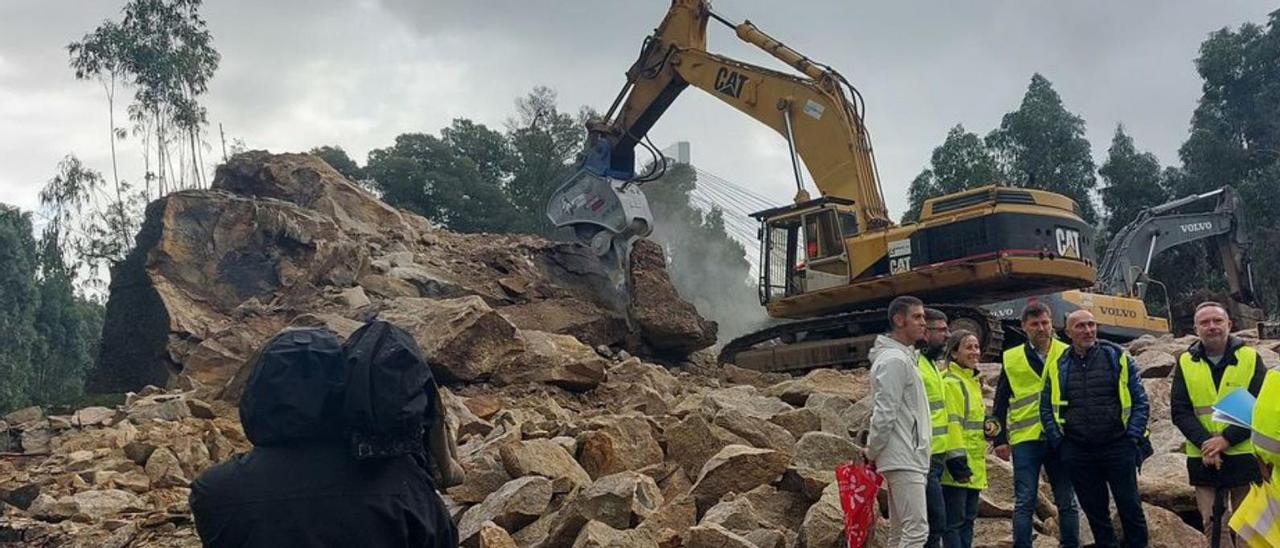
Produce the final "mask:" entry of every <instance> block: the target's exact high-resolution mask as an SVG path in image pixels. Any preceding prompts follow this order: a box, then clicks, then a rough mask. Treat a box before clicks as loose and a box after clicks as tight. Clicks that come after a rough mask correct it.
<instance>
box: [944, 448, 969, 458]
mask: <svg viewBox="0 0 1280 548" xmlns="http://www.w3.org/2000/svg"><path fill="white" fill-rule="evenodd" d="M967 454H968V453H966V452H965V449H964V448H963V447H961V448H959V449H952V450H950V451H947V458H948V459H953V458H956V457H963V456H966V455H967Z"/></svg>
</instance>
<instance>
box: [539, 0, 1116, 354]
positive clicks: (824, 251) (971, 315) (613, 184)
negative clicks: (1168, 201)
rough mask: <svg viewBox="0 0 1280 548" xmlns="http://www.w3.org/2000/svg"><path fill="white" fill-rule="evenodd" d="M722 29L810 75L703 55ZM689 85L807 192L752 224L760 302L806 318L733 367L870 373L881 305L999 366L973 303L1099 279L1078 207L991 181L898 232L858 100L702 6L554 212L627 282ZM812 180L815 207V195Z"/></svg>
mask: <svg viewBox="0 0 1280 548" xmlns="http://www.w3.org/2000/svg"><path fill="white" fill-rule="evenodd" d="M711 20H715V21H717V22H719V23H723V24H724V25H726V26H728V27H729V28H731V29H733V31H734V32H735V34H736V35H737V36H738V38H740V39H742V40H743V41H746V42H748V43H750V44H753V45H755V46H757V47H759V48H760V49H762V50H764V51H765V52H767V53H769V54H770V55H772V56H773V57H775V58H777V59H778V60H780V61H782V62H783V63H785V64H787V65H788V66H790V67H791V68H792V69H795V70H796V71H798V72H799V74H798V75H793V74H789V73H784V72H780V71H775V70H771V69H767V68H763V67H759V66H755V65H751V64H748V63H744V62H741V61H738V60H735V59H731V58H728V57H725V56H723V55H717V54H714V53H710V52H708V51H707V49H706V31H707V24H708V22H709V21H711ZM690 85H692V86H693V87H696V88H698V89H701V90H703V91H705V92H707V93H709V94H711V95H712V96H714V97H716V98H718V99H720V100H721V101H724V102H725V103H726V104H728V105H730V106H732V107H734V108H736V109H738V110H739V111H741V112H743V113H744V114H746V115H748V116H751V117H752V118H754V119H756V120H757V121H759V122H761V123H763V124H765V125H767V126H769V127H771V128H773V129H774V130H775V131H777V132H778V133H779V134H781V135H782V136H783V137H784V138H785V139H786V142H787V144H788V147H789V149H790V152H791V163H792V167H793V171H794V176H795V182H796V188H797V192H796V196H795V200H794V203H792V204H789V205H786V206H782V207H777V208H773V209H769V210H766V211H760V212H757V213H754V214H753V215H752V217H754V218H755V219H756V220H758V221H759V223H760V228H759V236H760V242H761V247H760V279H759V293H760V302H761V304H763V305H764V306H765V307H766V309H767V311H768V313H769V315H770V316H773V317H775V318H783V319H790V320H796V321H791V322H785V323H781V324H779V325H775V326H773V327H770V328H767V329H764V330H762V331H758V332H755V333H751V334H748V335H745V336H742V337H739V338H737V339H735V340H733V341H730V342H728V343H727V344H725V346H724V347H723V348H722V351H721V354H720V359H721V361H722V362H732V363H735V364H737V365H738V366H741V367H747V368H751V369H757V370H765V371H794V370H803V369H810V368H815V367H835V366H854V365H858V364H860V363H865V362H866V360H867V352H868V350H869V349H870V346H871V344H872V341H873V339H874V335H876V334H878V333H883V332H884V331H886V329H887V327H888V319H887V318H886V317H885V312H884V310H883V309H880V307H883V306H884V305H885V304H886V303H887V302H888V301H889V300H891V299H893V298H894V297H895V296H898V295H915V296H917V297H920V298H921V299H923V300H925V301H926V302H928V303H930V305H931V306H936V307H937V308H940V309H942V310H944V311H945V312H947V313H948V315H949V316H951V317H952V318H953V319H954V323H953V326H960V327H965V328H968V329H972V330H974V331H975V332H977V333H978V334H979V336H980V338H981V339H982V341H983V344H984V348H985V350H986V351H987V353H988V355H990V356H994V355H996V354H997V353H998V352H999V351H1000V348H1001V337H1002V335H1001V328H1000V323H999V322H998V321H997V320H996V319H995V318H993V317H992V316H991V315H990V314H988V313H987V312H986V311H984V310H983V309H981V308H979V307H978V305H982V304H988V303H992V302H997V301H1003V300H1007V299H1012V298H1017V297H1022V296H1027V295H1035V294H1044V293H1048V292H1053V291H1060V290H1066V289H1075V288H1082V287H1088V286H1090V285H1092V284H1093V282H1094V278H1095V276H1096V270H1095V267H1094V257H1093V254H1092V251H1091V250H1092V249H1093V242H1092V241H1091V238H1092V231H1091V229H1090V227H1089V226H1088V225H1087V224H1086V223H1084V222H1083V221H1082V220H1081V219H1080V216H1079V207H1078V206H1077V204H1076V203H1075V202H1073V201H1072V200H1071V199H1069V198H1066V197H1064V196H1061V195H1058V194H1053V193H1050V192H1045V191H1041V190H1034V189H1024V188H1009V187H1002V186H998V185H994V184H993V185H991V186H987V187H982V188H977V189H973V190H969V191H965V192H961V193H957V194H952V195H948V196H943V197H939V198H934V199H931V200H928V201H926V202H925V204H924V206H923V208H922V212H921V218H920V221H919V222H918V223H914V224H907V225H897V224H895V223H894V222H893V221H892V220H891V219H890V218H889V214H888V211H887V210H886V208H885V203H884V198H883V195H882V192H881V187H880V181H879V178H878V174H877V172H876V166H875V160H874V155H873V153H872V149H871V140H870V137H869V135H868V131H867V128H866V126H865V125H864V123H863V113H864V108H865V106H864V103H863V101H862V98H861V96H860V94H859V93H858V91H857V90H856V89H855V88H854V87H853V86H852V85H850V84H849V82H848V80H846V79H845V78H844V77H843V76H841V75H840V73H838V72H836V71H835V70H834V69H832V68H831V67H829V66H826V65H823V64H820V63H818V62H816V61H814V60H812V59H810V58H808V57H806V56H804V55H802V54H800V53H799V52H797V51H795V50H793V49H791V48H789V47H787V46H785V45H783V44H782V43H781V42H779V41H777V40H775V39H774V38H772V37H770V36H769V35H767V34H765V33H764V32H762V31H761V30H760V29H759V28H757V27H756V26H755V25H753V24H751V22H749V21H744V22H742V23H737V24H734V23H731V22H729V21H728V20H726V19H725V18H723V17H721V16H720V15H718V14H716V13H715V12H713V11H712V10H711V6H710V4H709V3H708V2H707V1H706V0H673V1H672V3H671V8H670V10H668V12H667V14H666V17H665V18H664V19H663V20H662V23H661V24H660V25H659V26H658V28H657V30H656V31H655V32H654V33H653V34H652V35H651V36H649V37H647V38H646V39H645V40H644V44H643V46H642V47H641V50H640V57H639V59H637V60H636V62H635V63H634V64H633V65H632V66H631V68H630V69H629V70H628V71H627V80H626V84H625V85H624V86H623V88H622V90H621V91H620V92H619V93H618V96H617V98H616V99H615V100H614V102H613V104H612V105H611V106H610V108H609V110H608V112H607V113H606V114H605V115H604V116H603V117H602V119H599V120H596V121H593V122H591V123H589V124H588V126H587V129H588V138H587V146H586V151H585V154H584V158H583V162H582V165H581V167H580V169H578V170H577V171H576V172H575V173H574V174H573V175H572V176H570V177H568V178H567V180H566V181H565V182H563V184H561V185H560V186H559V187H558V188H557V189H556V190H555V191H554V193H553V194H552V195H551V197H550V199H549V201H548V203H547V216H548V217H549V218H550V220H551V222H552V223H553V224H554V225H555V226H557V227H564V228H566V229H572V231H573V233H574V234H575V235H576V237H577V238H578V239H579V240H580V241H582V242H584V243H586V244H588V245H590V246H591V247H592V248H593V249H595V251H596V252H597V253H598V254H599V255H600V256H601V257H602V258H604V259H605V260H607V261H609V262H612V263H613V264H615V265H617V266H618V267H619V268H618V270H619V271H623V272H625V271H626V261H627V259H628V256H629V252H630V244H631V242H633V241H634V240H635V239H636V238H640V237H643V236H645V235H647V234H649V232H650V230H651V228H652V226H651V223H652V217H651V215H650V213H649V208H648V203H647V202H646V201H645V198H644V195H643V194H642V193H641V191H640V190H639V188H638V185H639V184H642V183H644V182H646V181H649V180H653V179H655V178H657V176H659V175H660V173H656V172H658V171H660V170H661V165H662V164H663V162H662V160H661V158H662V157H661V155H660V154H658V153H657V151H656V149H655V148H654V147H653V145H652V143H649V142H647V138H646V134H647V133H648V131H649V129H650V128H651V127H653V125H654V124H655V123H656V122H657V121H658V119H659V117H661V116H662V114H663V112H665V111H666V109H667V108H668V107H669V106H670V105H671V103H672V102H673V101H675V99H676V97H678V96H679V95H680V93H681V92H682V91H684V89H685V88H686V87H688V86H690ZM637 146H643V147H644V148H645V149H647V150H648V151H649V152H650V153H652V154H653V155H654V158H655V160H657V161H655V162H654V163H653V164H651V169H650V170H649V172H646V173H641V174H637V173H636V158H635V149H636V147H637ZM802 166H803V167H802ZM805 170H807V171H808V173H809V176H810V177H811V179H812V184H813V186H814V187H816V188H817V190H818V192H819V196H818V197H816V198H815V197H812V196H811V195H810V194H809V193H808V192H807V191H806V190H805V183H804V177H803V172H804V171H805Z"/></svg>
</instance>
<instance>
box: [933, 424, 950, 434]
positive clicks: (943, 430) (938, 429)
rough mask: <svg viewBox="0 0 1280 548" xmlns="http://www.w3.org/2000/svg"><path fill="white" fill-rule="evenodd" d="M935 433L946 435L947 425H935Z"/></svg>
mask: <svg viewBox="0 0 1280 548" xmlns="http://www.w3.org/2000/svg"><path fill="white" fill-rule="evenodd" d="M933 435H935V436H945V435H947V427H946V426H935V427H933Z"/></svg>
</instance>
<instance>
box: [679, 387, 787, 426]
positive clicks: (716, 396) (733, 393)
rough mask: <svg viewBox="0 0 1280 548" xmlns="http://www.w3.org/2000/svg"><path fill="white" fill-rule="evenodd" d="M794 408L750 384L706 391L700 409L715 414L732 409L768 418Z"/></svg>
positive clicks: (751, 415)
mask: <svg viewBox="0 0 1280 548" xmlns="http://www.w3.org/2000/svg"><path fill="white" fill-rule="evenodd" d="M792 409H794V408H793V407H792V406H791V405H790V404H788V403H787V402H784V401H782V400H780V399H778V398H775V397H771V396H765V395H762V394H760V391H759V390H757V389H756V388H755V387H753V386H750V385H739V386H732V387H729V388H720V389H716V390H712V391H710V392H707V394H706V395H705V396H704V397H703V399H702V410H703V411H704V412H706V413H707V415H708V416H715V415H716V413H719V412H720V411H722V410H732V411H737V412H739V413H742V414H743V415H746V416H748V417H754V418H757V419H763V420H769V419H771V418H773V417H774V416H776V415H778V414H781V413H785V412H787V411H791V410H792Z"/></svg>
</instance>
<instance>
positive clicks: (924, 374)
mask: <svg viewBox="0 0 1280 548" xmlns="http://www.w3.org/2000/svg"><path fill="white" fill-rule="evenodd" d="M916 366H917V369H919V370H920V379H921V380H922V381H924V395H925V397H926V399H928V400H929V425H930V427H931V428H932V431H933V435H932V436H931V437H930V438H929V439H930V443H929V454H931V455H937V454H939V453H945V452H947V450H948V449H950V448H951V447H950V444H949V443H948V442H947V395H946V388H944V387H943V384H942V372H941V371H938V367H937V366H935V365H934V364H933V360H930V359H929V358H926V357H925V356H924V354H921V355H920V357H919V358H918V359H917V360H916Z"/></svg>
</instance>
